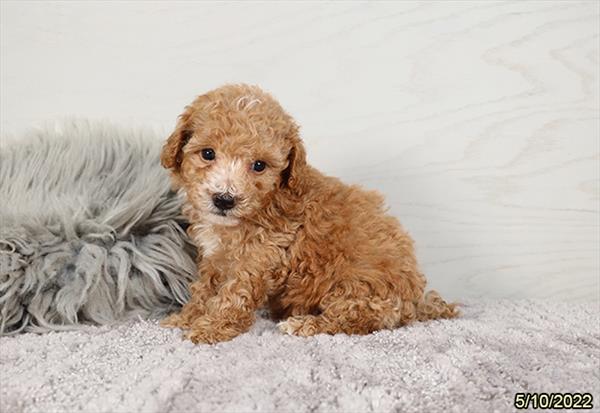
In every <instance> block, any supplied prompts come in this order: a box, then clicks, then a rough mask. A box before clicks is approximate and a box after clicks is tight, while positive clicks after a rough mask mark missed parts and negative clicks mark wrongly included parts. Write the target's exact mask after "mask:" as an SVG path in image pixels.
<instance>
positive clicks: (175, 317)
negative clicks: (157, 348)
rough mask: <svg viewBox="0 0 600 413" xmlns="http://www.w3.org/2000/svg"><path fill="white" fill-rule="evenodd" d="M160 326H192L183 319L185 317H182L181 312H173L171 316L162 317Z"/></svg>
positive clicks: (183, 327) (182, 327)
mask: <svg viewBox="0 0 600 413" xmlns="http://www.w3.org/2000/svg"><path fill="white" fill-rule="evenodd" d="M160 326H161V327H168V328H181V329H186V328H189V327H190V324H189V323H188V322H186V321H185V320H184V319H183V317H181V314H179V313H173V314H171V315H170V316H168V317H167V318H164V319H162V320H161V321H160Z"/></svg>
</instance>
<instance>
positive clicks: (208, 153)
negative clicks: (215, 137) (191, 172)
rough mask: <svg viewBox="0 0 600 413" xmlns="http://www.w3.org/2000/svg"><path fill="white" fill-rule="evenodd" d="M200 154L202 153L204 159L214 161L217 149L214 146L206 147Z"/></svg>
mask: <svg viewBox="0 0 600 413" xmlns="http://www.w3.org/2000/svg"><path fill="white" fill-rule="evenodd" d="M200 154H201V155H202V159H204V160H207V161H212V160H213V159H215V151H214V149H212V148H204V149H202V151H201V152H200Z"/></svg>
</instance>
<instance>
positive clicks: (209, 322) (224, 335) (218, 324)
mask: <svg viewBox="0 0 600 413" xmlns="http://www.w3.org/2000/svg"><path fill="white" fill-rule="evenodd" d="M242 332H243V331H242V330H239V329H237V328H236V326H235V325H234V324H231V323H229V322H226V321H222V320H220V319H218V318H214V317H209V316H204V317H200V318H198V319H197V320H195V321H194V323H193V324H192V326H191V327H190V330H189V331H188V332H187V333H186V334H185V338H187V339H188V340H191V341H192V342H193V343H194V344H199V343H206V344H214V343H218V342H221V341H229V340H231V339H233V338H234V337H237V336H238V335H240V334H241V333H242Z"/></svg>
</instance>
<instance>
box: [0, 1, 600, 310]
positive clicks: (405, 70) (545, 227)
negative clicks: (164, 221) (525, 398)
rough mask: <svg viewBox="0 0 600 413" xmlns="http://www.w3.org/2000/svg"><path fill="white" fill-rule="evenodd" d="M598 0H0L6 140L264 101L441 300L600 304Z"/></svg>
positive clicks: (164, 121)
mask: <svg viewBox="0 0 600 413" xmlns="http://www.w3.org/2000/svg"><path fill="white" fill-rule="evenodd" d="M599 16H600V2H598V1H589V2H577V1H562V2H561V1H531V2H528V1H516V2H507V1H501V2H495V1H476V2H469V1H454V2H453V1H441V2H433V1H427V2H409V1H397V2H369V3H365V2H333V3H331V2H330V3H319V2H277V3H275V2H226V3H208V2H188V1H182V2H142V1H132V2H84V1H70V2H50V1H47V2H10V1H2V2H1V23H2V27H1V63H0V64H1V88H0V89H1V93H0V97H1V101H0V106H1V112H0V116H1V127H2V134H3V136H5V137H6V136H9V135H11V134H14V133H18V132H20V131H22V130H23V129H25V128H27V127H30V126H31V125H35V124H36V123H39V122H40V121H43V120H47V119H56V118H61V117H64V116H69V115H76V116H83V117H89V118H94V119H109V120H113V121H115V122H119V123H123V124H133V125H147V126H151V127H154V128H158V129H160V130H161V131H163V132H164V133H165V134H166V132H167V131H168V130H169V128H171V127H172V126H173V124H174V121H175V118H176V116H177V115H178V114H179V113H180V111H181V110H182V108H183V106H184V105H185V104H187V103H188V102H189V101H191V99H192V98H193V97H194V96H195V95H196V94H198V93H201V92H203V91H206V90H208V89H211V88H213V87H216V86H218V85H221V84H223V83H226V82H248V83H256V84H259V85H261V86H263V87H264V88H265V89H267V90H269V91H271V92H272V93H273V94H274V95H275V96H276V97H277V98H278V99H280V101H281V102H282V103H283V105H284V106H285V107H286V108H287V109H288V110H289V111H290V112H291V113H292V114H293V115H294V116H295V117H296V119H297V120H298V122H299V123H300V124H301V125H302V131H303V137H304V139H305V142H306V145H307V149H308V153H309V159H310V161H311V162H312V163H313V164H314V165H315V166H317V167H318V168H320V169H322V170H323V171H325V172H326V173H329V174H332V175H337V176H340V177H342V178H343V179H344V180H345V181H347V182H352V183H359V184H362V185H364V186H366V187H369V188H376V189H379V190H380V191H382V192H384V193H385V194H386V196H387V199H388V202H389V206H390V211H391V213H392V214H394V215H396V216H398V217H399V218H400V220H401V221H402V222H403V224H404V226H405V227H406V228H407V229H408V230H409V231H410V232H411V234H412V235H413V237H414V238H415V240H416V244H417V248H418V256H419V258H420V261H421V263H422V267H423V269H424V271H425V273H426V274H427V276H428V277H429V280H430V286H431V287H433V288H436V289H438V290H440V291H441V292H442V293H443V294H444V295H446V296H447V297H449V298H452V299H469V298H483V297H492V298H496V297H510V298H524V297H528V298H543V299H552V300H572V301H576V300H594V301H596V302H598V301H599V298H600V283H599V279H600V273H599V271H600V252H599V251H600V222H599V221H600V218H599V216H600V207H599V203H600V177H599V174H600V148H599V141H600V138H599V136H600V127H599V110H600V103H599V86H598V78H599V67H600V66H599V59H598V55H599V52H598V49H599V44H600V41H599V32H600V17H599Z"/></svg>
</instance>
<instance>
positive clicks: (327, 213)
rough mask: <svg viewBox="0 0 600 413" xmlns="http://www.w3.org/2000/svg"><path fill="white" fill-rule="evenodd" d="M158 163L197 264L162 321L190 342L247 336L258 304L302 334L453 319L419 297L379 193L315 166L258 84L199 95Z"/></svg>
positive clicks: (402, 242)
mask: <svg viewBox="0 0 600 413" xmlns="http://www.w3.org/2000/svg"><path fill="white" fill-rule="evenodd" d="M161 163H162V165H163V166H164V167H165V168H168V169H169V170H170V171H171V176H172V180H173V183H174V185H175V187H177V188H179V189H180V190H181V191H182V192H183V193H185V195H186V198H187V199H186V202H185V204H184V207H183V212H184V214H185V215H186V217H187V218H188V220H189V222H190V226H189V228H188V233H189V235H190V236H191V238H192V239H193V240H194V241H195V243H196V244H197V246H198V248H199V252H200V254H199V255H200V257H201V258H200V259H199V274H200V277H199V279H198V280H197V281H196V282H194V283H192V284H191V286H190V289H191V298H190V301H189V302H188V303H187V304H186V305H185V306H184V307H183V309H182V310H181V312H180V313H178V314H173V315H171V316H170V317H168V318H167V319H165V320H163V323H162V324H163V325H164V326H169V327H179V328H182V329H184V330H186V331H187V333H186V337H187V338H189V339H190V340H192V341H193V342H194V343H215V342H219V341H225V340H230V339H232V338H234V337H236V336H237V335H239V334H241V333H244V332H246V331H248V329H249V328H250V327H251V325H252V324H253V322H254V320H255V311H256V310H257V309H259V308H261V307H267V308H268V309H269V311H270V314H271V316H272V317H273V318H275V319H277V320H283V321H281V322H280V323H279V329H280V330H281V331H283V332H285V333H288V334H293V335H297V336H311V335H314V334H320V333H325V334H337V333H346V334H368V333H370V332H373V331H375V330H379V329H391V328H394V327H397V326H401V325H405V324H407V323H410V322H412V321H414V320H429V319H436V318H451V317H455V316H456V315H457V310H456V308H455V305H454V304H447V303H446V302H445V301H444V300H442V299H441V298H440V296H439V295H438V294H437V293H436V292H429V293H427V294H424V288H425V277H424V276H423V274H422V273H421V272H420V271H419V268H418V266H417V261H416V259H415V254H414V250H413V242H412V240H411V238H410V237H409V236H408V234H407V233H406V232H405V231H404V230H403V229H402V227H401V226H400V224H399V223H398V221H397V220H396V219H395V218H394V217H391V216H389V215H386V213H385V208H384V202H383V198H382V196H381V195H380V194H379V193H377V192H374V191H365V190H363V189H361V188H359V187H357V186H348V185H345V184H343V183H342V182H340V181H339V180H338V179H336V178H332V177H328V176H325V175H323V174H322V173H320V172H319V171H317V170H316V169H314V168H312V167H311V166H310V165H308V164H307V162H306V154H305V151H304V146H303V144H302V141H301V139H300V137H299V134H298V126H297V125H296V123H295V122H294V120H293V119H292V118H291V117H290V116H289V115H288V114H287V113H286V112H285V111H284V110H283V109H282V107H281V106H280V105H279V103H278V102H277V101H276V100H275V99H274V98H273V97H272V96H270V95H269V94H267V93H265V92H264V91H262V90H261V89H259V88H258V87H256V86H248V85H227V86H223V87H221V88H218V89H215V90H213V91H210V92H208V93H206V94H204V95H202V96H199V97H198V98H196V100H194V101H193V102H192V104H190V105H189V106H187V107H186V108H185V111H184V112H183V114H182V115H181V116H180V117H179V121H178V123H177V126H176V128H175V131H174V132H173V133H172V135H171V136H170V137H169V139H168V140H167V142H166V144H165V145H164V148H163V151H162V154H161Z"/></svg>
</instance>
